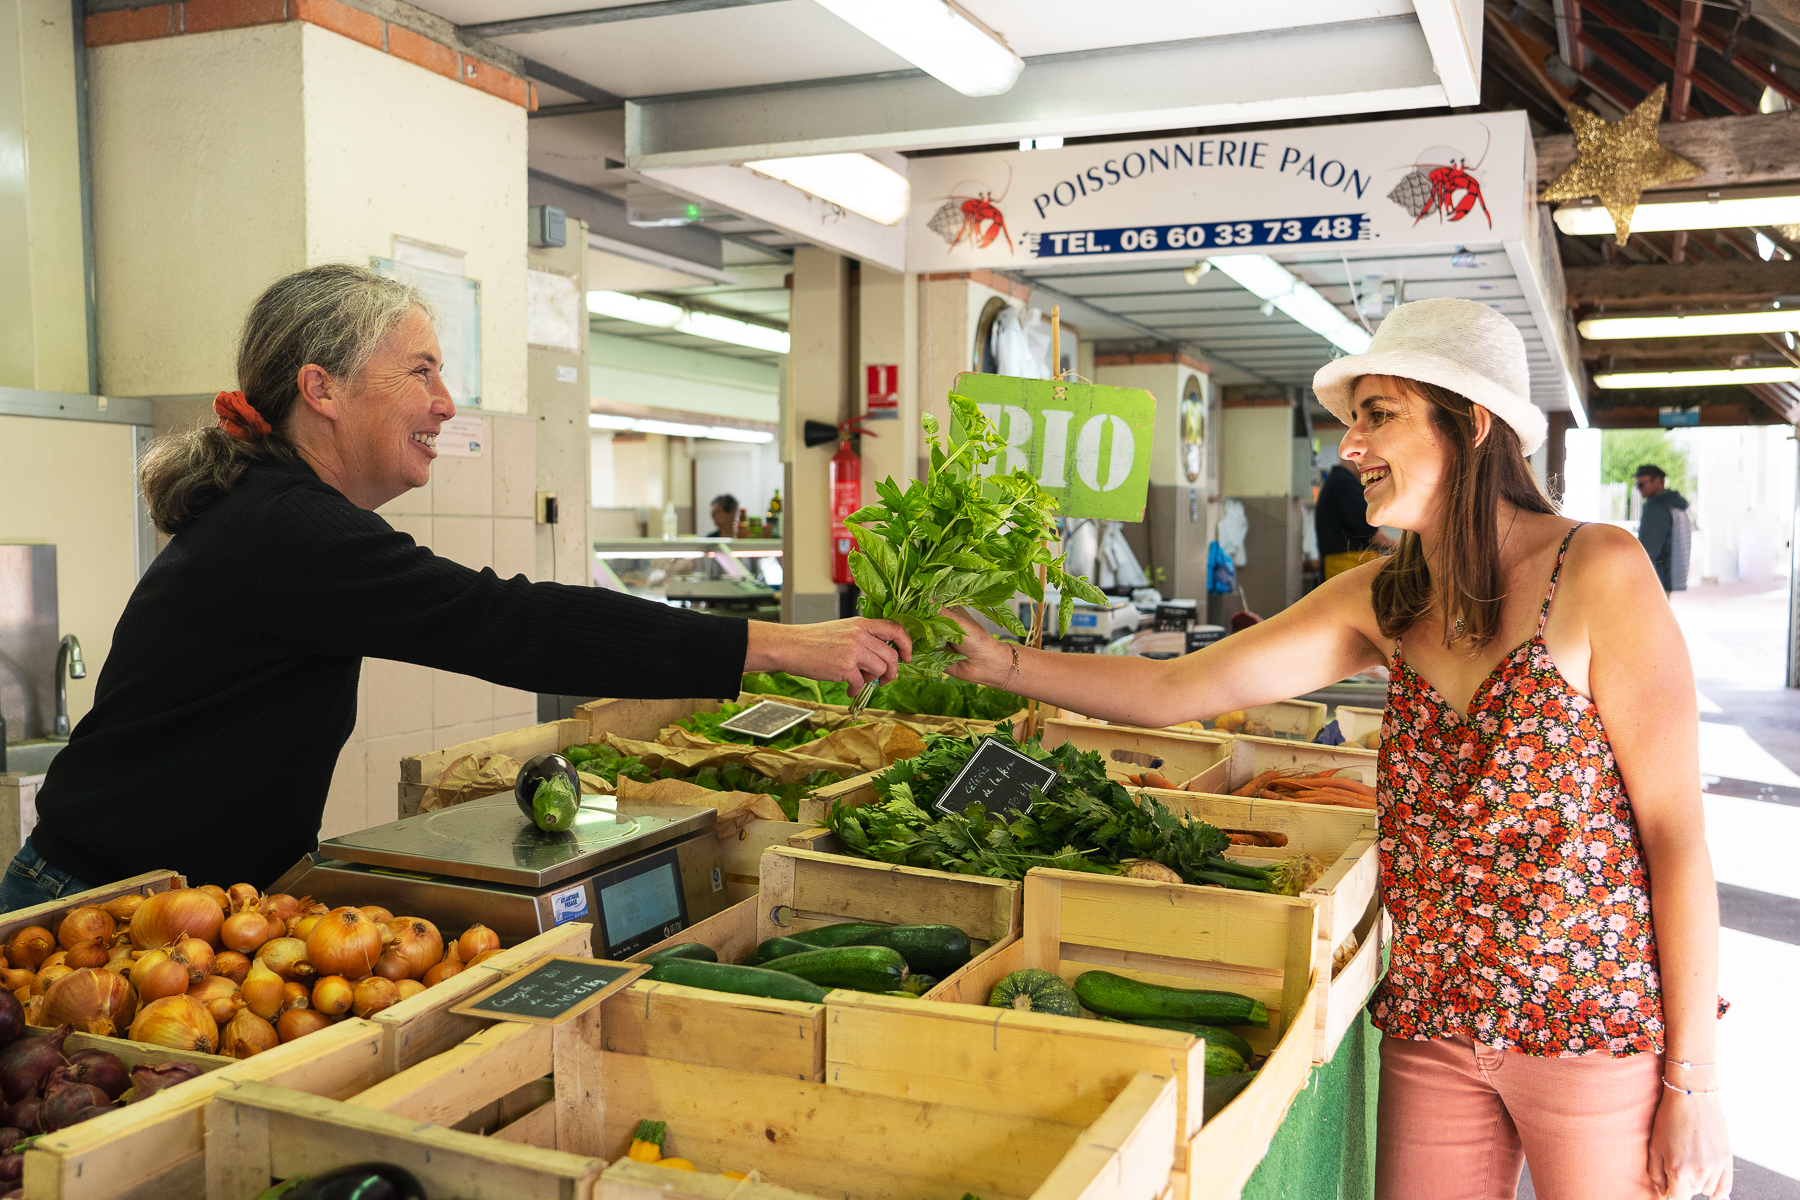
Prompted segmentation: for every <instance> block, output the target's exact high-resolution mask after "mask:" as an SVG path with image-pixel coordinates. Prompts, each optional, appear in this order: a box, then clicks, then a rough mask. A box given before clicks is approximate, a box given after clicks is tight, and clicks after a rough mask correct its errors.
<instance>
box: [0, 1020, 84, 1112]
mask: <svg viewBox="0 0 1800 1200" xmlns="http://www.w3.org/2000/svg"><path fill="white" fill-rule="evenodd" d="M74 1028H75V1027H74V1026H72V1025H59V1026H57V1027H56V1029H55V1030H54V1031H52V1032H50V1033H48V1034H45V1035H44V1036H43V1037H25V1038H20V1039H19V1040H18V1041H16V1042H14V1043H12V1045H10V1046H8V1047H6V1048H5V1049H4V1050H0V1095H4V1096H5V1097H6V1102H7V1103H8V1104H17V1103H18V1102H19V1101H21V1100H23V1099H24V1098H25V1097H27V1096H29V1095H31V1094H32V1093H33V1092H35V1091H37V1087H38V1083H39V1082H40V1081H41V1080H42V1079H43V1078H44V1076H46V1075H48V1074H49V1073H50V1072H51V1071H52V1070H54V1069H55V1068H57V1067H59V1066H61V1065H62V1062H63V1053H62V1046H63V1039H64V1038H66V1037H68V1036H69V1034H70V1033H72V1032H74ZM20 1128H24V1126H20Z"/></svg>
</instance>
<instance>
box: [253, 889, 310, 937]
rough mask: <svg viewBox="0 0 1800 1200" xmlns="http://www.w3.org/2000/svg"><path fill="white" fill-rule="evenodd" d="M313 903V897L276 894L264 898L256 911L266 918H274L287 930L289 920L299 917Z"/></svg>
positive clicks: (284, 893)
mask: <svg viewBox="0 0 1800 1200" xmlns="http://www.w3.org/2000/svg"><path fill="white" fill-rule="evenodd" d="M311 903H312V897H311V896H290V895H288V894H287V893H286V892H274V893H271V894H270V895H267V896H264V897H263V898H262V903H260V904H258V905H257V906H256V911H258V912H260V913H261V914H262V915H263V916H265V917H274V918H275V919H276V920H277V921H279V922H280V923H281V927H282V928H283V929H286V928H287V923H288V921H289V919H290V918H293V917H297V916H299V915H300V914H301V913H302V912H304V911H305V909H306V906H307V905H308V904H311Z"/></svg>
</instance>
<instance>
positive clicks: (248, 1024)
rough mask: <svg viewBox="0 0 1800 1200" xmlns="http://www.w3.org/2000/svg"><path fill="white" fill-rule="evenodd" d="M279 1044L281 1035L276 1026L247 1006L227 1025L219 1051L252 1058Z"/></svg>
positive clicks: (227, 1054)
mask: <svg viewBox="0 0 1800 1200" xmlns="http://www.w3.org/2000/svg"><path fill="white" fill-rule="evenodd" d="M279 1045H281V1037H280V1035H279V1034H277V1033H276V1032H275V1027H274V1026H273V1025H271V1024H269V1023H268V1022H267V1021H265V1020H263V1019H262V1018H261V1017H259V1016H257V1015H256V1014H255V1013H253V1012H251V1011H250V1010H249V1009H247V1008H246V1009H242V1010H240V1011H239V1012H238V1014H237V1015H236V1016H234V1017H232V1018H231V1023H230V1024H229V1025H227V1026H225V1032H224V1034H223V1035H222V1036H221V1038H220V1040H219V1052H220V1053H221V1054H224V1055H225V1056H226V1057H228V1058H250V1057H252V1056H253V1055H257V1054H261V1053H262V1052H263V1051H264V1050H273V1049H274V1048H275V1047H277V1046H279Z"/></svg>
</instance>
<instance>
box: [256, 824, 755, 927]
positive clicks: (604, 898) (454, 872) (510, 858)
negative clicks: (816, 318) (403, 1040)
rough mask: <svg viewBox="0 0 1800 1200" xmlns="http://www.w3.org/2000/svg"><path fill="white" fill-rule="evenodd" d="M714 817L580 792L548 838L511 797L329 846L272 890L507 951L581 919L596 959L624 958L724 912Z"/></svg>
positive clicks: (333, 841) (367, 831) (347, 836)
mask: <svg viewBox="0 0 1800 1200" xmlns="http://www.w3.org/2000/svg"><path fill="white" fill-rule="evenodd" d="M718 817H719V814H718V812H717V810H715V809H712V808H702V807H698V806H693V805H685V804H655V803H641V802H636V801H620V800H618V799H617V798H616V797H613V796H583V797H582V798H581V808H580V810H579V811H578V812H577V814H576V818H575V824H574V826H573V827H572V828H570V829H568V830H566V831H563V832H560V833H545V832H544V831H543V830H541V829H539V828H538V827H537V826H536V825H535V824H533V823H532V821H531V819H530V818H529V817H527V816H525V815H524V814H523V813H521V812H520V811H519V806H518V804H517V803H516V802H515V801H514V799H513V797H512V795H511V794H510V793H508V794H503V795H499V796H492V797H489V798H486V799H482V800H472V801H470V802H469V803H467V804H458V805H455V806H454V807H451V808H445V809H439V810H437V811H435V812H428V813H419V814H418V815H417V816H411V817H405V818H403V819H401V820H398V821H394V822H392V823H390V824H387V825H377V826H375V827H374V828H373V829H365V830H362V831H361V832H360V833H350V834H345V835H344V836H343V837H336V838H331V839H329V840H327V841H325V842H321V843H320V845H319V848H318V850H316V851H314V852H313V853H311V854H309V855H307V856H306V857H305V858H302V859H301V860H300V861H299V862H298V863H296V864H294V866H293V867H292V868H290V869H289V871H288V872H287V874H285V875H283V876H282V877H281V878H280V879H279V880H277V881H276V882H275V884H274V885H273V886H272V887H271V888H270V890H271V891H273V892H285V893H287V894H289V895H292V896H311V897H313V898H314V899H315V900H318V901H320V902H321V903H324V904H329V905H331V906H333V907H337V906H339V905H353V906H358V907H360V906H362V905H365V904H378V905H380V906H381V907H383V908H386V909H388V910H389V911H391V912H392V913H394V915H396V916H415V917H423V918H425V919H426V920H428V921H430V922H432V923H433V924H435V925H436V926H437V927H438V929H439V931H440V932H442V933H444V934H445V936H446V938H449V937H454V936H456V934H458V933H460V932H461V931H462V930H464V929H466V928H468V927H469V926H470V925H474V924H477V923H479V924H482V925H486V926H487V927H488V928H490V929H492V930H494V932H496V933H498V934H499V935H500V938H501V941H502V942H503V943H505V944H506V945H512V944H514V943H516V942H520V941H523V940H525V939H526V938H529V937H532V936H533V935H535V934H537V933H540V932H542V931H543V930H546V929H550V928H553V927H554V926H557V925H562V924H565V923H567V922H569V921H586V922H588V923H589V924H592V925H593V926H594V953H595V955H596V956H597V957H600V958H608V959H621V958H626V957H628V956H630V955H632V954H635V953H637V952H638V951H639V950H642V949H644V948H645V947H647V946H651V945H654V944H655V943H657V942H660V941H662V940H663V939H664V938H666V937H670V936H672V935H674V934H676V933H679V932H681V931H682V930H683V929H686V928H687V927H688V926H690V925H692V924H694V923H695V922H696V921H701V920H704V919H705V918H707V917H710V916H712V915H714V914H715V913H719V912H722V911H724V909H725V907H726V894H725V877H724V871H723V868H722V865H721V861H720V856H719V839H718V836H717V834H716V833H715V826H716V825H717V824H718Z"/></svg>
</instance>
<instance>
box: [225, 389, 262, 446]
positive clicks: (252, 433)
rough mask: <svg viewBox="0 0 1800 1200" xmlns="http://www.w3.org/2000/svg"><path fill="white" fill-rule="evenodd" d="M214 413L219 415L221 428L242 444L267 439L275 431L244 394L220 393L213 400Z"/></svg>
mask: <svg viewBox="0 0 1800 1200" xmlns="http://www.w3.org/2000/svg"><path fill="white" fill-rule="evenodd" d="M213 411H214V412H215V413H218V414H219V428H221V429H223V430H224V431H225V432H226V433H229V434H230V435H231V436H232V437H234V438H236V439H237V440H238V441H240V442H249V441H254V440H255V439H256V438H259V437H267V436H268V435H269V434H270V433H272V432H273V431H274V426H272V425H270V424H269V423H268V422H267V421H265V420H264V419H263V415H262V414H261V413H259V412H257V411H256V409H255V408H254V407H253V406H252V405H251V403H250V402H249V401H248V400H246V399H244V393H242V392H220V393H219V394H218V396H217V397H215V398H214V399H213Z"/></svg>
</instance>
